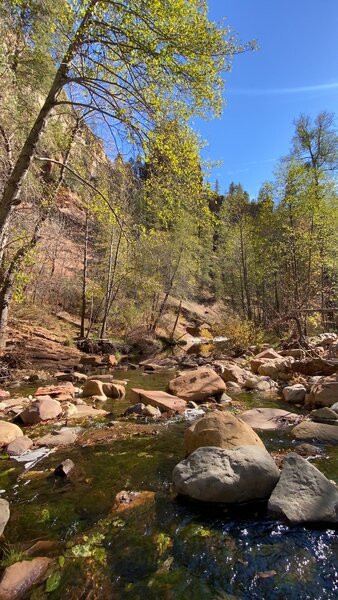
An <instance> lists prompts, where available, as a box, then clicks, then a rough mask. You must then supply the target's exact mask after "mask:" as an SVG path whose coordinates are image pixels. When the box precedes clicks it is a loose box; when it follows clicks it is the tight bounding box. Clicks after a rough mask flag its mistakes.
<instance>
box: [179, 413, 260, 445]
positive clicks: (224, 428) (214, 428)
mask: <svg viewBox="0 0 338 600" xmlns="http://www.w3.org/2000/svg"><path fill="white" fill-rule="evenodd" d="M184 446H185V450H186V453H187V454H191V453H192V452H194V450H196V449H197V448H200V447H201V446H217V447H218V448H225V449H226V448H237V447H238V446H260V447H261V448H264V444H263V442H262V440H261V439H260V438H259V437H258V435H257V434H256V433H255V432H254V431H253V429H251V427H250V426H249V425H247V424H246V423H244V421H242V419H239V418H237V417H235V416H234V415H232V414H231V413H230V412H227V411H225V412H221V411H218V410H216V411H213V412H211V413H208V414H207V415H205V416H204V417H202V418H201V419H199V420H198V421H196V422H195V423H193V424H192V425H191V426H190V427H188V429H186V430H185V432H184Z"/></svg>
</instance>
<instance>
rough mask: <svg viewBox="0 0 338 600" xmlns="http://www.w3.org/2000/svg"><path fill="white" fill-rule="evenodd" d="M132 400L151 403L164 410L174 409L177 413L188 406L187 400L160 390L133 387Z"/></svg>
mask: <svg viewBox="0 0 338 600" xmlns="http://www.w3.org/2000/svg"><path fill="white" fill-rule="evenodd" d="M130 400H132V401H133V402H135V403H136V404H140V403H147V404H150V405H151V406H154V407H155V408H158V409H159V410H160V411H162V412H167V411H173V412H177V413H183V412H184V411H185V409H186V407H187V403H186V401H185V400H182V399H181V398H178V397H177V396H172V395H171V394H167V392H162V391H160V390H143V389H139V388H133V389H132V390H130Z"/></svg>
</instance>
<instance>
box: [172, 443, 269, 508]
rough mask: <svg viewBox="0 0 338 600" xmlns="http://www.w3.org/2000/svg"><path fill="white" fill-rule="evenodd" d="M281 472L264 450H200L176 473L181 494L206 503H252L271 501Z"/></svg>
mask: <svg viewBox="0 0 338 600" xmlns="http://www.w3.org/2000/svg"><path fill="white" fill-rule="evenodd" d="M278 479H279V470H278V468H277V466H276V464H275V462H274V460H273V459H272V458H271V456H270V455H269V453H268V452H267V451H266V450H265V449H264V448H259V447H258V446H242V447H240V448H234V449H231V450H229V449H227V450H226V449H223V448H213V447H203V448H198V449H197V450H195V452H193V453H192V454H191V455H190V456H189V457H188V458H186V459H185V460H183V461H182V462H180V463H179V464H178V465H176V467H175V468H174V471H173V488H174V490H175V491H176V492H177V493H178V494H182V495H184V496H189V497H190V498H194V499H195V500H202V501H203V502H225V503H230V504H233V503H237V502H249V501H252V500H261V499H263V498H268V497H269V496H270V494H271V492H272V490H273V489H274V487H275V485H276V483H277V481H278Z"/></svg>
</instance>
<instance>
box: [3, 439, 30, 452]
mask: <svg viewBox="0 0 338 600" xmlns="http://www.w3.org/2000/svg"><path fill="white" fill-rule="evenodd" d="M32 446H33V440H31V439H30V438H29V437H27V436H26V435H21V436H20V437H18V438H16V440H14V442H11V443H10V444H8V446H7V448H6V452H7V454H9V456H21V454H23V453H24V452H27V450H30V449H31V447H32Z"/></svg>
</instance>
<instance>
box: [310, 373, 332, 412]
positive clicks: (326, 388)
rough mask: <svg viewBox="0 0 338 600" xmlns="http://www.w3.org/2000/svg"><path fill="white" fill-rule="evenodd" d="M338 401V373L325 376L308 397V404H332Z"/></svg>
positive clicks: (314, 386) (313, 387)
mask: <svg viewBox="0 0 338 600" xmlns="http://www.w3.org/2000/svg"><path fill="white" fill-rule="evenodd" d="M336 402H338V375H333V376H332V377H323V378H322V379H321V380H320V381H319V382H318V383H315V384H314V385H313V386H312V388H311V391H310V394H309V395H308V396H307V397H306V405H307V406H314V407H315V406H332V405H333V404H335V403H336Z"/></svg>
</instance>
